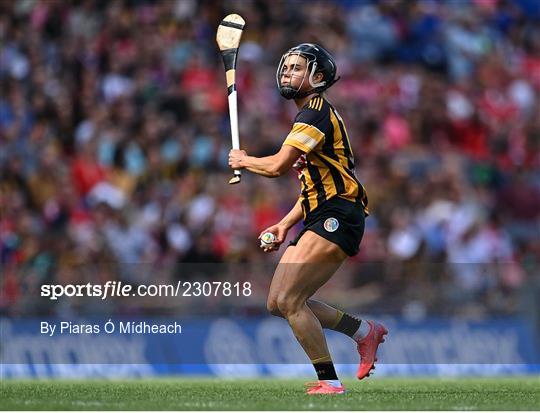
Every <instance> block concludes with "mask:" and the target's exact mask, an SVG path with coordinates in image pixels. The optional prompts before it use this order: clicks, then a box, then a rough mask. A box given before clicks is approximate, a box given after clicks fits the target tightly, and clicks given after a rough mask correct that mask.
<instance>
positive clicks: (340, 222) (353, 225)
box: [289, 196, 366, 257]
mask: <svg viewBox="0 0 540 413" xmlns="http://www.w3.org/2000/svg"><path fill="white" fill-rule="evenodd" d="M365 219H366V216H365V214H364V208H363V206H362V204H361V203H360V202H352V201H347V200H346V199H343V198H340V197H337V196H335V197H333V198H330V199H329V200H327V201H326V202H325V203H324V204H322V205H321V206H319V207H318V208H316V209H315V210H314V211H312V212H310V213H309V214H308V216H307V217H306V219H305V221H304V228H303V229H302V231H301V232H300V233H299V234H298V235H297V236H296V238H295V239H294V240H292V241H291V242H290V243H289V245H296V244H297V243H298V241H299V240H300V238H301V237H302V235H304V234H305V233H306V231H313V232H315V233H316V234H318V235H320V236H321V237H323V238H326V239H327V240H328V241H330V242H333V243H334V244H337V245H338V246H339V247H341V249H342V250H343V251H344V252H345V254H347V255H348V256H350V257H352V256H354V255H356V254H358V250H359V248H360V241H362V237H363V235H364V222H365Z"/></svg>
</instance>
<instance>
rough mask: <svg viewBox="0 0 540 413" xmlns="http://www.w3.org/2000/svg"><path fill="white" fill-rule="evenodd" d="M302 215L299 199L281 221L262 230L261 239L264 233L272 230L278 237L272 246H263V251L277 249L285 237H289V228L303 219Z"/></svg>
mask: <svg viewBox="0 0 540 413" xmlns="http://www.w3.org/2000/svg"><path fill="white" fill-rule="evenodd" d="M302 217H303V214H302V204H301V202H300V200H298V201H297V202H296V204H294V206H293V208H292V209H291V210H290V211H289V213H288V214H287V215H285V216H284V217H283V219H282V220H281V221H279V222H278V223H277V224H274V225H272V226H270V227H268V228H266V229H265V230H264V231H262V232H261V234H260V235H259V239H261V237H262V235H263V234H264V233H266V232H270V233H272V234H274V236H275V237H276V239H275V241H274V242H273V243H272V245H271V246H269V247H261V248H262V249H263V251H264V252H271V251H277V250H278V249H279V247H280V245H281V244H282V243H283V241H285V238H287V233H288V232H289V229H291V228H292V227H293V226H294V225H296V224H297V223H298V222H299V221H300V220H301V219H302Z"/></svg>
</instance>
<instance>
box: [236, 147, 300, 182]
mask: <svg viewBox="0 0 540 413" xmlns="http://www.w3.org/2000/svg"><path fill="white" fill-rule="evenodd" d="M302 153H303V152H302V151H301V150H300V149H297V148H294V147H292V146H289V145H283V146H282V147H281V149H280V150H279V152H278V153H276V154H274V155H270V156H264V157H260V158H257V157H255V156H249V155H248V154H247V153H246V151H243V150H239V149H233V150H231V151H230V152H229V166H230V167H231V168H233V169H247V170H248V171H250V172H253V173H256V174H258V175H262V176H265V177H268V178H277V177H279V176H281V175H283V174H284V173H285V172H287V171H288V170H289V169H291V167H292V166H293V164H294V163H295V162H296V160H297V159H298V158H299V157H300V156H301V155H302Z"/></svg>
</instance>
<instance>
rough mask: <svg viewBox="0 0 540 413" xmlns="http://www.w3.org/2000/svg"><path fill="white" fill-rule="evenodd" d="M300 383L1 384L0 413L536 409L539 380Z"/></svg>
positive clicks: (193, 380)
mask: <svg viewBox="0 0 540 413" xmlns="http://www.w3.org/2000/svg"><path fill="white" fill-rule="evenodd" d="M303 384H304V381H302V380H277V379H258V380H245V379H242V380H240V379H239V380H223V379H217V378H205V379H200V378H191V379H190V378H168V379H162V378H159V379H133V380H3V381H2V383H1V386H0V387H1V389H0V408H1V409H2V410H538V409H540V377H513V378H466V379H425V378H418V379H417V378H397V379H396V378H379V379H377V378H376V379H371V380H365V381H362V382H358V381H353V380H346V381H345V385H346V386H347V390H348V393H347V394H345V395H331V396H307V395H305V394H304V390H303V389H304V387H303Z"/></svg>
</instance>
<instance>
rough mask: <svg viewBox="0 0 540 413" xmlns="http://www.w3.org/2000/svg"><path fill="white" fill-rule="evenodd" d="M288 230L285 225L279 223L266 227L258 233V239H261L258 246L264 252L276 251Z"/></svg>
mask: <svg viewBox="0 0 540 413" xmlns="http://www.w3.org/2000/svg"><path fill="white" fill-rule="evenodd" d="M288 231H289V229H288V228H287V227H285V226H284V225H279V224H276V225H272V226H271V227H268V228H266V229H265V230H264V231H263V232H261V234H260V235H259V240H260V241H261V245H260V247H261V248H262V250H263V251H264V252H270V251H277V250H278V249H279V246H280V245H281V244H282V243H283V241H285V238H286V237H287V232H288Z"/></svg>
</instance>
